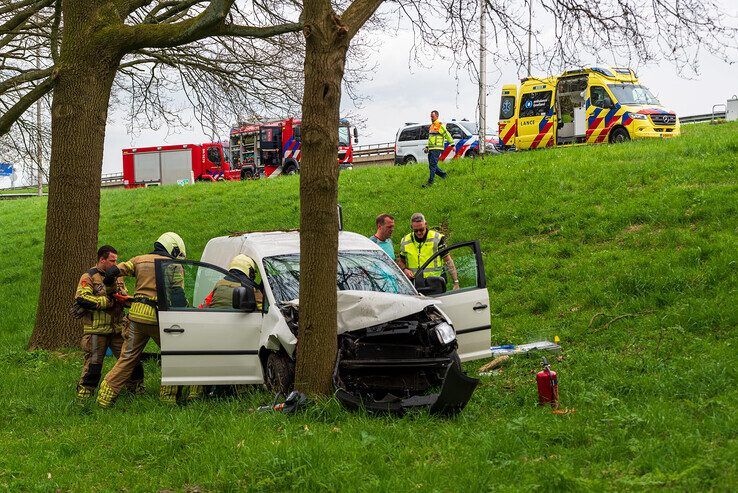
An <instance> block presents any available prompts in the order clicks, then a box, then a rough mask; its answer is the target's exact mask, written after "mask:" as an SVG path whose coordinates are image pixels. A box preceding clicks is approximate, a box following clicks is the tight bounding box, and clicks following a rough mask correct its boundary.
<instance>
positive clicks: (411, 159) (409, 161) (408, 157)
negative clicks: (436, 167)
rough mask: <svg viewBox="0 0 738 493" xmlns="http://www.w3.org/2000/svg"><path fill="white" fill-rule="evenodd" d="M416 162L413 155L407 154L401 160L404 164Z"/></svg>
mask: <svg viewBox="0 0 738 493" xmlns="http://www.w3.org/2000/svg"><path fill="white" fill-rule="evenodd" d="M417 162H418V160H417V159H415V156H407V157H406V158H405V160H404V161H403V163H405V164H415V163H417Z"/></svg>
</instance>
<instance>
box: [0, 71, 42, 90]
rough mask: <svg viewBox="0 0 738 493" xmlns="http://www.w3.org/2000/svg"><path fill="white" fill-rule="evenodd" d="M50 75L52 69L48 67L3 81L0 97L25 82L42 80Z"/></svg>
mask: <svg viewBox="0 0 738 493" xmlns="http://www.w3.org/2000/svg"><path fill="white" fill-rule="evenodd" d="M52 73H54V67H49V68H45V69H42V70H29V71H27V72H23V73H21V74H19V75H16V76H14V77H10V78H8V79H5V80H4V81H2V82H0V95H3V94H4V93H6V92H7V91H8V90H10V89H12V88H13V87H16V86H19V85H21V84H25V83H26V82H31V81H34V80H38V79H43V78H44V77H48V76H49V75H51V74H52Z"/></svg>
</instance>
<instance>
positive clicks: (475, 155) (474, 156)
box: [464, 150, 479, 159]
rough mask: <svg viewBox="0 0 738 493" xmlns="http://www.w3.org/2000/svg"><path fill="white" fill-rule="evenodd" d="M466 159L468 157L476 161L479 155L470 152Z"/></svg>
mask: <svg viewBox="0 0 738 493" xmlns="http://www.w3.org/2000/svg"><path fill="white" fill-rule="evenodd" d="M464 157H467V158H469V159H476V158H478V157H479V154H477V151H473V150H470V151H468V152H467V153H466V156H464Z"/></svg>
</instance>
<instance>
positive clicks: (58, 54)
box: [0, 0, 301, 349]
mask: <svg viewBox="0 0 738 493" xmlns="http://www.w3.org/2000/svg"><path fill="white" fill-rule="evenodd" d="M298 13H299V12H298V11H297V10H295V8H294V7H293V6H292V5H289V4H282V3H280V2H274V3H271V2H258V1H253V2H244V3H243V4H239V5H236V4H235V0H208V1H199V0H161V1H151V0H88V1H84V2H82V1H73V0H64V1H62V0H17V1H14V2H11V1H3V2H0V74H1V76H2V81H0V98H1V101H2V114H0V135H3V134H6V133H7V132H8V131H9V130H10V129H11V127H12V126H13V124H14V123H16V122H18V121H19V120H20V121H22V118H23V115H24V114H25V113H26V110H28V108H29V107H30V106H31V105H32V104H33V103H34V102H35V101H36V100H38V99H39V98H41V97H44V96H45V95H47V94H52V103H51V115H52V117H51V120H52V121H51V136H52V142H51V155H50V176H49V178H50V180H49V181H50V183H51V187H50V192H49V201H48V209H47V222H46V241H45V246H44V268H43V272H42V276H41V293H40V297H39V305H38V310H37V314H36V324H35V328H34V331H33V334H32V336H31V340H30V342H29V347H30V348H36V347H42V348H47V349H52V348H58V347H63V346H71V345H73V344H76V342H77V340H78V336H79V328H78V327H76V326H75V324H73V323H72V322H71V321H70V319H69V317H68V315H67V313H66V312H67V309H66V308H67V305H68V300H69V299H70V298H71V296H72V293H73V291H74V285H75V283H76V279H77V278H78V276H79V273H80V272H82V271H83V270H84V269H85V268H87V267H88V265H87V264H88V263H90V262H91V261H92V258H93V255H94V249H95V246H96V243H97V231H98V221H99V203H100V176H101V170H102V155H103V144H104V139H105V127H106V121H107V117H108V110H109V106H110V102H111V93H112V89H113V87H114V85H116V84H117V86H118V87H119V88H123V87H126V84H125V83H124V82H123V81H126V78H128V79H127V81H131V80H133V82H132V84H133V86H134V91H133V93H132V94H136V92H135V89H136V84H139V89H141V88H146V89H147V90H148V89H151V91H150V92H145V93H143V94H147V97H146V98H145V99H144V100H138V104H142V105H144V106H143V110H142V111H136V112H135V115H136V117H139V116H140V115H143V116H144V117H148V118H151V117H152V116H154V115H156V114H157V111H159V115H163V114H167V111H169V114H170V115H173V114H174V111H175V110H172V107H171V105H168V104H167V101H166V98H165V96H166V94H165V89H166V87H167V83H172V82H173V81H177V80H178V81H179V83H180V84H182V85H183V86H185V85H186V86H187V87H188V88H189V89H190V93H189V94H191V95H192V94H194V95H196V98H197V96H202V98H201V99H199V101H201V102H203V101H207V99H206V97H216V98H217V97H218V96H213V94H216V93H214V92H209V91H210V89H212V88H213V87H218V89H219V90H220V93H219V94H220V95H221V96H220V97H222V98H223V99H221V102H224V101H230V102H233V101H235V102H236V103H238V104H241V103H243V102H244V101H246V100H249V101H250V99H248V98H246V97H245V96H243V95H244V94H245V93H247V92H248V91H243V90H242V88H241V86H240V84H246V86H247V87H250V88H252V89H253V94H257V93H259V94H261V93H267V92H268V89H266V88H268V87H269V83H270V82H269V81H268V74H266V75H264V76H263V78H262V79H261V84H260V85H259V84H251V81H256V79H252V78H251V77H250V75H256V72H255V71H256V70H257V69H256V68H254V67H251V66H250V65H249V63H248V60H247V54H248V50H247V47H248V46H251V47H252V48H253V49H256V46H257V41H255V40H259V39H264V40H266V39H269V38H274V37H277V36H281V35H287V36H286V37H288V36H289V33H294V32H297V31H299V29H300V27H301V24H300V23H299V21H298V20H297V17H298ZM290 19H291V20H290ZM209 38H210V39H213V40H214V41H213V42H212V43H205V40H207V39H209ZM234 39H239V40H243V44H235V42H234V41H233V40H234ZM295 39H298V38H295V37H294V36H293V42H294V40H295ZM285 42H288V41H285ZM193 44H194V45H195V46H194V48H193V49H192V50H190V51H182V50H181V49H180V47H183V46H186V45H193ZM269 44H270V43H268V42H265V44H264V46H265V47H266V48H265V49H268V46H269ZM272 46H274V45H272ZM273 49H277V48H273ZM36 51H39V52H40V53H41V54H42V57H43V61H42V63H41V66H40V67H38V68H36V67H35V65H34V63H33V62H32V61H31V60H30V57H29V53H35V52H36ZM179 61H181V63H178V62H179ZM241 69H250V70H252V71H251V72H250V73H248V72H246V73H245V75H243V76H242V73H241V72H239V70H241ZM198 73H199V74H200V76H199V78H198V75H196V74H198ZM142 74H145V75H142ZM202 74H209V75H208V77H207V78H205V77H203V75H202ZM137 75H138V76H139V77H138V78H137V77H136V76H137ZM218 84H220V85H219V86H218ZM298 88H299V86H298ZM236 89H238V91H237V90H236ZM280 89H283V88H280ZM198 91H199V92H198ZM285 93H289V91H281V94H282V95H284V94H285ZM120 94H121V95H123V96H121V97H119V100H121V101H125V95H124V93H120ZM138 94H142V93H141V92H139V93H138ZM206 94H207V96H205V95H206ZM272 94H273V93H272ZM293 94H294V91H293ZM226 95H227V96H228V97H227V98H226ZM295 99H296V98H295V97H294V95H293V97H292V100H291V101H289V98H288V102H287V103H286V104H285V105H286V106H289V105H292V106H294V104H295ZM130 102H131V103H132V104H133V105H134V109H135V104H137V101H136V100H135V96H134V99H133V100H131V101H130ZM201 110H209V108H208V107H207V104H203V105H202V106H201ZM203 113H204V112H203V111H201V112H200V114H201V116H202V115H203ZM210 114H213V113H212V112H211V113H210Z"/></svg>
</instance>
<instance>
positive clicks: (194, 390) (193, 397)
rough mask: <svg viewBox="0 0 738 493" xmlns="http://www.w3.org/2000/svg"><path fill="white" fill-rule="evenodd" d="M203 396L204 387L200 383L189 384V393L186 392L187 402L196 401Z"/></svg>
mask: <svg viewBox="0 0 738 493" xmlns="http://www.w3.org/2000/svg"><path fill="white" fill-rule="evenodd" d="M204 396H205V387H203V386H202V385H190V393H189V394H187V402H192V401H198V400H200V399H202V398H203V397H204Z"/></svg>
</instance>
